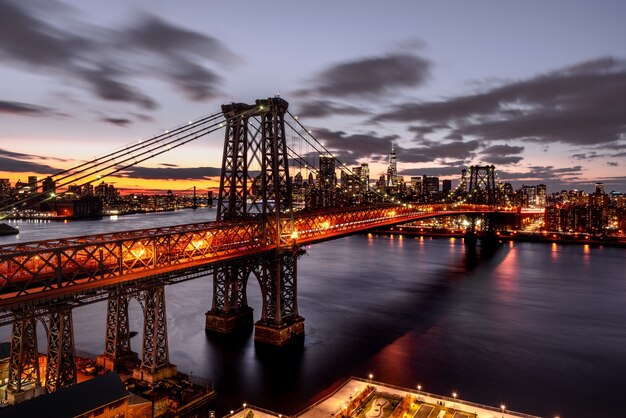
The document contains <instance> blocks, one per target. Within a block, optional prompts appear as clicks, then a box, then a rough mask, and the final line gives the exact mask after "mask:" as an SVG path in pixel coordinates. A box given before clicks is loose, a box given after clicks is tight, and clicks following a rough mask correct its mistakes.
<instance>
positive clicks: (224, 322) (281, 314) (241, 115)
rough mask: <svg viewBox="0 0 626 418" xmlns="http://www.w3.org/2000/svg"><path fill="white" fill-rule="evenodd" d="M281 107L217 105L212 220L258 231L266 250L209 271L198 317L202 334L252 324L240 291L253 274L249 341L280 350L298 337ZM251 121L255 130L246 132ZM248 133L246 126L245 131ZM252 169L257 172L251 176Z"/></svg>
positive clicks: (272, 102) (275, 101) (275, 102)
mask: <svg viewBox="0 0 626 418" xmlns="http://www.w3.org/2000/svg"><path fill="white" fill-rule="evenodd" d="M288 107H289V104H288V103H287V101H285V100H283V99H281V98H278V97H273V98H268V99H265V100H257V101H256V104H255V105H248V104H244V103H232V104H227V105H223V106H222V112H223V113H224V116H225V117H226V119H227V125H226V132H225V140H224V154H223V158H222V175H221V178H220V190H219V194H218V202H217V221H218V222H220V221H244V220H245V221H248V222H250V223H251V224H252V223H260V224H261V225H262V227H263V231H264V236H263V240H264V242H265V244H267V245H270V246H272V247H274V249H273V250H272V251H270V252H268V253H266V254H264V255H262V256H256V257H251V258H248V259H245V260H244V261H240V260H238V261H234V262H228V263H225V264H222V265H221V266H219V267H216V269H215V271H214V273H213V302H212V306H211V310H209V311H208V312H207V313H206V329H207V330H209V331H214V332H219V333H230V332H234V331H236V330H238V329H241V328H246V327H249V326H250V325H251V324H252V308H250V307H249V306H248V303H247V296H246V286H247V282H248V278H249V277H250V275H251V274H253V275H254V276H255V277H256V278H257V280H258V282H259V284H260V286H261V293H262V296H263V308H262V312H261V319H260V320H259V321H258V322H257V323H256V326H255V328H256V330H255V339H256V340H257V341H259V342H264V343H269V344H274V345H283V344H285V343H287V342H289V341H292V340H294V339H296V338H298V337H301V336H303V335H304V319H303V318H302V317H301V316H299V315H298V305H297V286H296V278H297V268H296V266H297V258H298V257H299V255H301V254H302V253H303V251H302V250H300V249H299V248H296V247H295V246H294V245H293V239H292V237H291V234H292V231H293V204H292V187H291V179H290V177H289V159H288V154H287V143H286V138H285V121H284V116H285V113H286V112H287V108H288ZM256 122H258V123H259V124H260V126H258V127H253V123H256ZM251 128H252V129H251ZM253 167H254V168H255V169H256V170H258V167H260V173H259V174H258V175H257V176H256V177H254V178H253V177H251V172H252V169H253Z"/></svg>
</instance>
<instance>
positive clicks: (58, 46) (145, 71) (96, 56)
mask: <svg viewBox="0 0 626 418" xmlns="http://www.w3.org/2000/svg"><path fill="white" fill-rule="evenodd" d="M66 9H67V8H60V11H59V10H57V11H56V13H54V14H51V13H49V12H50V11H49V10H41V8H37V7H36V5H35V4H29V3H25V2H18V1H12V0H5V1H2V2H0V58H1V59H2V60H3V62H4V63H9V64H13V65H15V66H17V67H19V68H26V69H28V70H29V71H35V72H38V73H41V74H45V75H48V76H52V77H55V78H57V79H59V80H60V81H61V82H62V83H64V84H67V82H68V81H70V82H72V84H73V85H76V84H77V83H78V84H79V85H82V87H84V88H85V89H87V91H89V92H91V94H93V95H95V96H96V97H98V98H100V99H102V100H106V101H114V102H123V103H129V104H134V105H136V106H139V107H141V108H144V109H148V110H150V109H154V108H156V107H157V105H158V104H157V103H156V101H155V100H154V99H153V98H151V97H150V96H149V95H148V94H146V93H145V92H143V91H141V89H140V87H139V85H138V83H136V81H135V78H137V77H143V78H146V77H153V78H156V79H161V80H164V81H166V82H168V83H169V84H172V85H173V86H174V87H175V88H176V89H178V90H179V91H181V92H183V94H185V95H186V96H187V97H189V98H190V99H192V100H204V99H206V98H209V97H213V96H215V95H216V94H217V86H218V85H219V83H220V82H221V81H222V80H221V77H219V76H218V75H217V73H216V72H214V71H213V70H212V69H209V68H207V67H206V66H205V63H206V62H207V61H211V62H213V63H216V64H218V65H224V66H228V65H232V64H234V63H237V62H238V60H239V59H238V58H237V57H236V55H235V54H234V53H232V52H230V51H229V50H228V48H227V47H226V46H225V45H223V44H222V43H221V42H220V41H219V40H217V39H215V38H213V37H210V36H208V35H204V34H201V33H198V32H194V31H191V30H188V29H184V28H180V27H177V26H175V25H173V24H172V23H169V22H167V21H165V20H163V19H159V18H157V17H154V16H151V15H148V14H141V15H139V16H138V18H136V19H135V22H133V24H131V25H128V26H127V27H118V28H113V29H106V30H105V29H102V28H99V27H96V26H93V25H91V24H90V23H88V22H86V21H78V22H76V21H75V19H70V18H69V16H68V14H67V12H68V10H66Z"/></svg>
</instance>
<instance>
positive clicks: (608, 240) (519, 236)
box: [369, 226, 626, 248]
mask: <svg viewBox="0 0 626 418" xmlns="http://www.w3.org/2000/svg"><path fill="white" fill-rule="evenodd" d="M413 229H418V228H408V229H407V227H402V226H400V227H391V228H383V229H374V230H372V231H369V233H372V234H381V235H395V234H398V235H405V236H424V237H441V238H464V237H465V232H460V231H443V230H437V231H433V230H428V228H419V229H420V230H419V231H414V230H413ZM478 239H479V240H480V235H478ZM498 239H499V240H500V241H502V242H509V241H518V242H536V243H544V244H552V243H555V244H571V245H589V246H592V247H600V246H607V247H620V248H626V238H622V239H620V238H614V237H605V238H600V237H593V236H590V235H587V234H580V236H579V237H575V236H570V235H566V236H564V235H562V234H561V233H558V232H546V233H545V234H544V233H540V234H534V233H532V234H531V233H524V232H517V231H513V232H502V233H499V234H498Z"/></svg>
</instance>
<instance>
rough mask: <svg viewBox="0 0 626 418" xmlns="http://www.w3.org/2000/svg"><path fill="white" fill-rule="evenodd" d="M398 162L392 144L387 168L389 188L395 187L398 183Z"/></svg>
mask: <svg viewBox="0 0 626 418" xmlns="http://www.w3.org/2000/svg"><path fill="white" fill-rule="evenodd" d="M397 177H398V161H397V157H396V150H395V149H394V147H393V143H392V144H391V152H390V153H389V167H388V168H387V187H395V186H396V185H397V183H398V181H397Z"/></svg>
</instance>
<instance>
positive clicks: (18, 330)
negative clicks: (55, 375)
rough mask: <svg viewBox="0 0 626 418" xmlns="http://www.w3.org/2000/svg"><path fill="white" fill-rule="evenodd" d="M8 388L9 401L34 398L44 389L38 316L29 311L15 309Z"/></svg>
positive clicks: (13, 402) (14, 401)
mask: <svg viewBox="0 0 626 418" xmlns="http://www.w3.org/2000/svg"><path fill="white" fill-rule="evenodd" d="M6 392H7V393H6V399H7V401H8V402H9V403H10V404H15V403H19V402H22V401H24V400H27V399H31V398H34V397H36V396H39V395H41V394H43V393H44V392H45V390H44V388H43V387H42V386H41V376H40V373H39V352H38V350H37V319H36V317H35V316H34V315H32V314H29V313H27V312H16V313H15V317H14V321H13V330H12V333H11V355H10V360H9V382H8V384H7V389H6Z"/></svg>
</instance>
